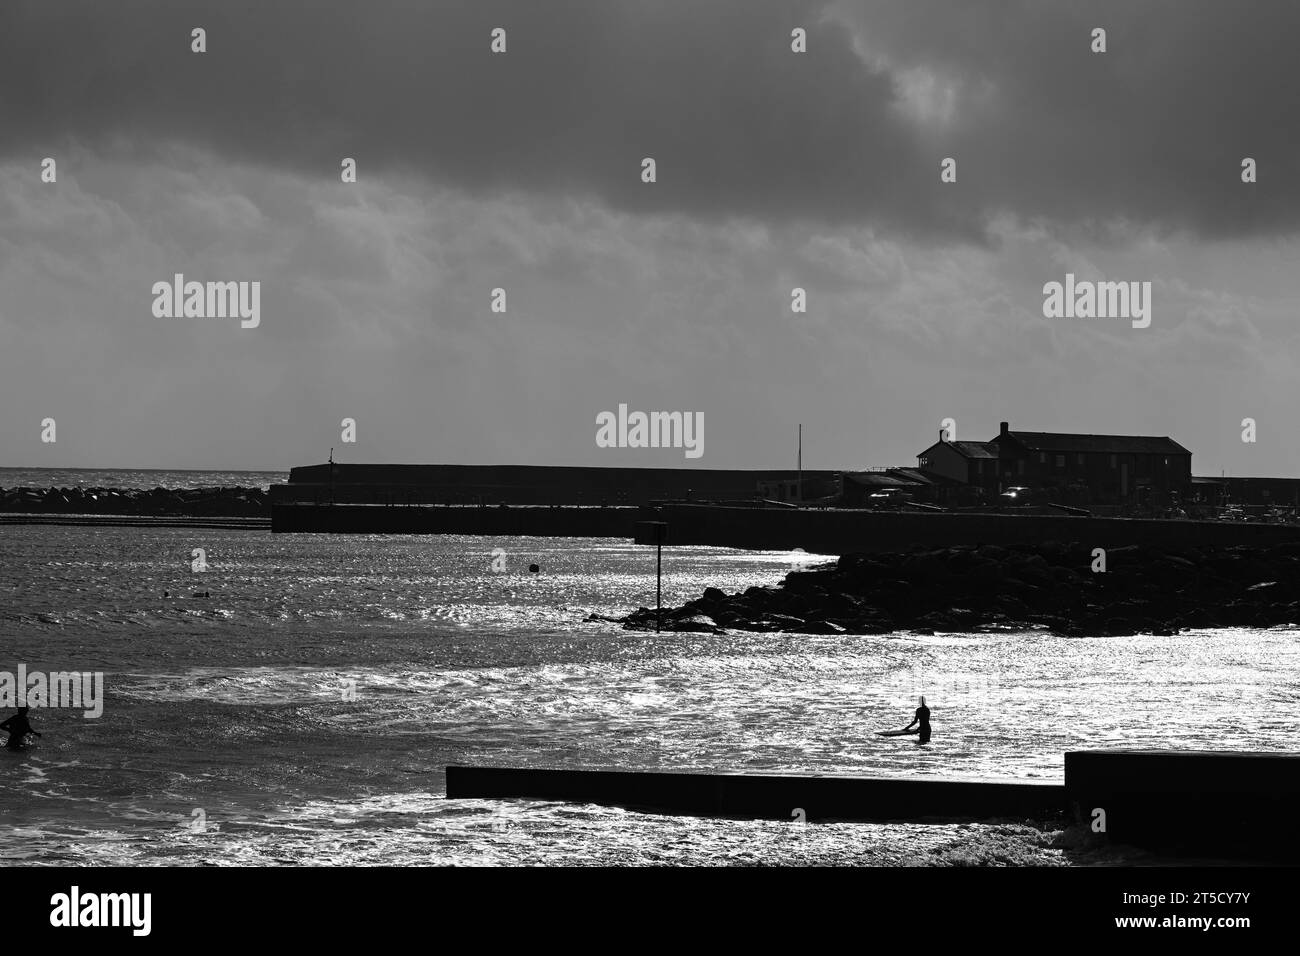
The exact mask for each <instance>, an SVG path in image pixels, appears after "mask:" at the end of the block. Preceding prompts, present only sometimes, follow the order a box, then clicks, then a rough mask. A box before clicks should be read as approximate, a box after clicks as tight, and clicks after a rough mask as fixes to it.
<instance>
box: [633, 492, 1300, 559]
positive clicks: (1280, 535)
mask: <svg viewBox="0 0 1300 956" xmlns="http://www.w3.org/2000/svg"><path fill="white" fill-rule="evenodd" d="M646 511H647V514H646V518H647V520H649V519H651V518H653V520H658V521H665V522H667V523H668V543H669V544H675V545H686V544H703V545H714V546H718V547H729V548H753V549H761V550H773V551H785V550H793V549H795V548H802V549H803V550H805V551H808V552H810V553H814V554H849V553H858V552H867V551H887V552H894V551H907V550H910V549H918V548H941V547H950V546H952V545H959V544H998V545H1003V546H1007V545H1012V544H1037V543H1039V542H1043V541H1060V542H1071V541H1074V542H1079V543H1081V544H1086V545H1087V546H1088V547H1090V548H1092V547H1096V548H1114V547H1121V546H1124V545H1133V544H1137V545H1147V546H1151V547H1185V546H1194V545H1216V546H1222V547H1227V546H1229V545H1234V544H1246V545H1257V546H1263V545H1266V544H1272V543H1279V542H1283V541H1296V540H1300V525H1269V524H1259V523H1251V522H1228V521H1186V520H1160V519H1145V518H1096V517H1075V516H1072V515H1005V514H999V515H993V514H965V513H912V512H887V511H851V510H843V509H800V510H793V509H781V508H736V507H720V506H711V505H693V504H665V505H661V506H658V507H655V508H653V509H646Z"/></svg>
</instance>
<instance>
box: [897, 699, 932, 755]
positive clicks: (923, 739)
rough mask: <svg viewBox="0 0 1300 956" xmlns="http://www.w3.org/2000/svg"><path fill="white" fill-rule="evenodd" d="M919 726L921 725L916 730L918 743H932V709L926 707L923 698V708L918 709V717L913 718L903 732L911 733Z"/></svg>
mask: <svg viewBox="0 0 1300 956" xmlns="http://www.w3.org/2000/svg"><path fill="white" fill-rule="evenodd" d="M917 724H920V726H919V727H917V730H916V732H917V735H918V736H917V740H916V742H917V743H919V744H928V743H929V742H930V708H929V707H926V706H925V698H924V697H922V698H921V706H920V707H918V708H916V716H915V717H913V718H912V722H911V723H910V724H908V725H907V726H906V727H904V728H903V730H904V731H909V730H911V729H912V728H913V727H914V726H916V725H917Z"/></svg>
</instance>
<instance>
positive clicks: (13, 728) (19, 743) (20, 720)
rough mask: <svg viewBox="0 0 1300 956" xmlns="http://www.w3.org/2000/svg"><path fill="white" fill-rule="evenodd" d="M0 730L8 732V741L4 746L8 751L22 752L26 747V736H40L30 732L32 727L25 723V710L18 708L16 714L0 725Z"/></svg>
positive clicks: (24, 708)
mask: <svg viewBox="0 0 1300 956" xmlns="http://www.w3.org/2000/svg"><path fill="white" fill-rule="evenodd" d="M0 730H7V731H9V739H8V740H7V741H5V746H6V747H8V748H9V749H10V750H22V749H23V747H24V746H26V740H27V735H28V734H36V736H37V737H39V736H40V734H38V733H36V731H34V730H32V725H31V724H30V723H28V722H27V708H26V707H19V708H18V713H16V714H15V715H14V716H12V717H10V718H9V719H8V720H6V721H5V722H4V723H3V724H0Z"/></svg>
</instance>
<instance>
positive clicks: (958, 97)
mask: <svg viewBox="0 0 1300 956" xmlns="http://www.w3.org/2000/svg"><path fill="white" fill-rule="evenodd" d="M196 27H201V28H203V30H204V31H205V32H206V52H202V53H196V52H194V51H193V50H192V43H193V39H192V33H191V31H192V30H193V29H194V28H196ZM496 28H500V29H503V30H505V37H506V50H505V52H504V53H496V52H493V51H492V49H491V46H492V31H493V30H494V29H496ZM796 28H800V29H802V30H804V31H806V52H795V51H794V50H792V43H793V41H792V30H795V29H796ZM1096 28H1102V29H1104V30H1105V31H1106V34H1105V39H1106V50H1105V52H1094V51H1093V46H1094V45H1095V41H1094V36H1093V31H1094V29H1096ZM1298 33H1300V5H1296V4H1281V3H1274V2H1269V0H1240V2H1233V3H1223V2H1207V0H1144V2H1142V3H1134V2H1132V0H1123V2H1089V3H1087V4H1080V3H1077V2H1050V0H1032V2H1029V0H1024V2H1019V0H962V2H960V3H959V2H955V0H947V2H942V3H938V2H931V0H889V2H836V0H827V2H819V0H804V2H779V0H707V2H705V0H656V2H654V3H646V2H644V0H586V2H567V0H512V2H494V0H467V2H444V0H439V2H436V3H435V2H415V0H367V2H365V3H360V2H355V0H353V2H347V3H343V2H334V0H330V2H323V0H312V2H308V0H249V2H232V0H220V2H210V3H203V2H190V0H119V2H114V3H112V4H104V3H100V2H92V0H81V2H76V0H73V2H58V3H50V2H48V0H6V2H5V3H4V4H3V5H0V467H42V466H46V467H99V468H146V467H154V468H212V469H239V468H246V469H287V468H289V467H290V466H293V465H301V464H310V463H315V462H320V461H323V460H325V458H326V457H327V455H328V454H329V451H330V448H331V447H332V448H333V449H334V456H335V459H336V460H338V461H356V462H360V461H371V462H374V461H407V462H453V463H519V464H581V465H610V466H614V465H644V466H647V467H704V468H790V467H793V466H794V464H795V456H796V433H797V427H798V424H799V423H802V424H803V435H804V453H803V464H804V466H805V467H807V468H864V467H871V466H887V465H904V464H914V463H915V458H916V456H917V455H918V453H920V452H921V451H922V450H923V449H924V448H926V447H927V446H928V445H930V444H931V443H932V442H933V441H935V440H936V439H937V437H938V434H939V429H940V425H941V422H942V421H943V420H944V419H947V418H951V419H953V420H955V422H956V437H957V438H958V439H961V440H986V439H988V438H991V437H992V436H993V435H995V434H996V433H997V430H998V423H999V422H1000V421H1009V422H1010V423H1011V427H1012V429H1013V430H1014V429H1016V428H1019V429H1022V430H1027V431H1065V432H1085V433H1098V434H1141V435H1169V436H1171V437H1173V438H1175V439H1176V440H1177V441H1179V442H1180V443H1182V444H1183V445H1184V446H1186V447H1187V448H1189V449H1190V450H1191V451H1192V452H1193V458H1192V465H1193V471H1194V473H1196V474H1203V475H1217V474H1219V473H1220V472H1226V473H1227V474H1229V475H1278V476H1300V443H1297V442H1296V441H1295V435H1296V429H1295V416H1296V415H1297V414H1300V413H1298V412H1297V401H1296V400H1297V398H1298V397H1300V325H1297V322H1296V316H1297V311H1298V309H1300V270H1297V268H1296V264H1295V263H1296V259H1297V255H1298V254H1300V243H1298V242H1297V229H1298V228H1300V84H1297V83H1296V82H1295V78H1294V65H1293V64H1294V54H1293V45H1294V37H1295V36H1296V35H1297V34H1298ZM646 157H651V158H653V159H654V160H655V181H654V182H649V183H648V182H644V181H643V177H642V160H643V159H645V158H646ZM1246 157H1250V158H1253V159H1254V160H1255V162H1256V166H1257V181H1256V182H1253V183H1243V182H1242V170H1241V163H1242V160H1243V158H1246ZM46 158H52V159H54V160H55V162H56V173H57V180H56V181H55V182H46V181H43V177H42V169H43V166H42V163H43V161H44V160H45V159H46ZM344 158H353V159H355V161H356V169H357V181H356V182H355V183H351V182H343V181H342V176H341V163H342V161H343V159H344ZM948 158H951V159H954V160H955V161H956V181H955V182H945V181H943V180H942V178H941V175H940V174H941V163H942V162H943V161H944V160H945V159H948ZM176 273H181V274H183V275H184V276H185V278H186V280H193V281H199V282H208V281H213V282H216V281H220V282H226V281H242V282H252V281H256V282H259V283H260V294H261V300H260V304H261V308H260V323H259V324H258V325H257V326H256V327H255V328H243V327H241V323H240V322H239V320H238V319H230V318H220V317H216V318H212V317H208V318H203V317H195V316H190V317H185V316H174V317H159V316H157V315H155V309H154V293H153V291H152V290H153V286H154V284H155V283H158V282H171V281H172V277H173V276H174V275H175V274H176ZM1067 274H1073V275H1074V276H1075V277H1076V279H1078V280H1080V281H1124V282H1140V283H1147V282H1149V283H1150V289H1151V324H1150V326H1149V327H1147V328H1134V327H1133V326H1132V324H1131V322H1130V321H1129V320H1128V319H1126V318H1123V317H1106V318H1099V317H1091V318H1080V317H1071V318H1064V317H1062V318H1048V317H1045V316H1044V311H1043V303H1044V291H1043V287H1044V285H1045V284H1046V283H1049V282H1065V281H1066V275H1067ZM796 287H797V288H802V289H804V290H805V292H806V298H807V311H806V312H802V313H799V312H794V311H792V308H791V303H792V290H793V289H795V288H796ZM498 288H500V289H504V290H505V294H506V305H505V311H504V312H501V311H493V308H492V303H493V290H494V289H498ZM620 405H626V406H627V408H628V409H629V410H633V411H636V410H640V411H644V412H651V411H681V412H683V413H686V414H694V415H697V416H702V419H703V422H704V426H705V427H704V429H703V446H702V447H703V453H702V454H701V455H700V457H698V458H688V457H686V455H685V454H684V452H683V449H681V448H619V447H614V448H609V447H601V446H600V445H599V444H598V443H597V441H596V436H597V416H598V415H599V414H600V413H601V412H604V411H614V412H617V410H618V408H619V406H620ZM345 418H350V419H353V420H355V422H356V427H355V437H356V441H355V442H346V443H345V442H344V441H343V435H342V432H343V428H342V421H343V419H345ZM1247 418H1250V419H1253V420H1254V422H1255V423H1256V425H1255V434H1256V440H1255V441H1254V442H1245V441H1243V440H1242V432H1243V420H1244V419H1247ZM46 419H54V421H55V423H56V436H55V437H56V440H55V441H54V442H47V441H42V436H43V433H47V430H46V429H45V428H44V427H43V422H44V421H45V420H46Z"/></svg>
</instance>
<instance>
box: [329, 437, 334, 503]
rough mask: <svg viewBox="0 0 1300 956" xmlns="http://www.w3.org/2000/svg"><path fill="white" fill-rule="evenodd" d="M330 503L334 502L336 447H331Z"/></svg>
mask: <svg viewBox="0 0 1300 956" xmlns="http://www.w3.org/2000/svg"><path fill="white" fill-rule="evenodd" d="M330 504H334V449H333V448H331V449H330Z"/></svg>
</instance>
